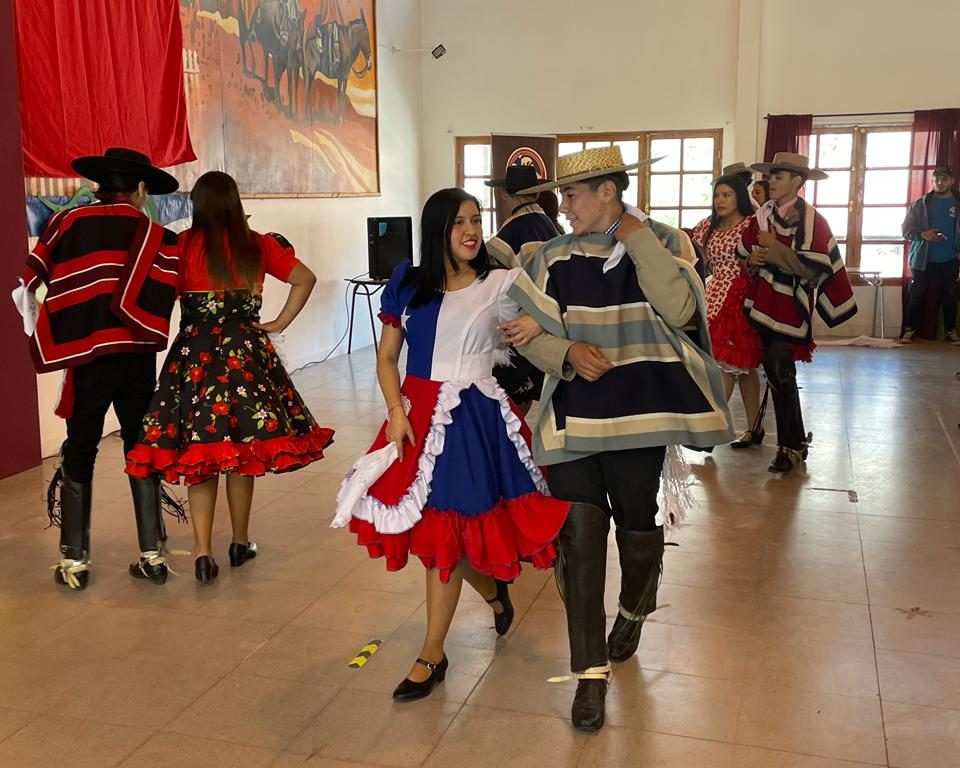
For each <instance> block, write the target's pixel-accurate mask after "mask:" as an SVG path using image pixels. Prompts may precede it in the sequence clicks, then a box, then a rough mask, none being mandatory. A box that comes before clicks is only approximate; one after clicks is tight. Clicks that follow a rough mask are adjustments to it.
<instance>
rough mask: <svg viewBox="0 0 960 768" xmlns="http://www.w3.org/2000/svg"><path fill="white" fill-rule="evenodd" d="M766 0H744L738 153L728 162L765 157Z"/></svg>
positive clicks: (736, 125)
mask: <svg viewBox="0 0 960 768" xmlns="http://www.w3.org/2000/svg"><path fill="white" fill-rule="evenodd" d="M763 4H764V0H740V19H739V33H738V35H737V104H736V112H735V119H734V146H733V152H734V155H733V157H729V158H727V159H725V161H724V162H725V163H730V162H735V161H742V162H744V163H747V164H750V163H754V162H759V161H760V160H761V159H762V158H761V157H760V152H761V150H762V147H761V146H760V144H761V142H762V137H761V136H760V135H759V126H760V121H761V115H760V66H761V55H760V54H761V48H762V43H763V34H762V27H763Z"/></svg>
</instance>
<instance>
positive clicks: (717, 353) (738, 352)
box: [709, 275, 763, 371]
mask: <svg viewBox="0 0 960 768" xmlns="http://www.w3.org/2000/svg"><path fill="white" fill-rule="evenodd" d="M746 290H747V280H746V278H744V277H743V276H742V275H741V276H740V277H738V278H737V279H736V280H734V282H733V284H732V285H731V286H730V289H729V290H728V291H727V297H726V299H724V302H723V306H721V307H720V309H719V311H718V312H717V314H716V316H715V317H714V318H713V319H712V320H710V323H709V331H710V346H711V347H712V348H713V356H714V358H715V359H716V360H717V362H718V363H721V364H722V365H721V367H724V364H725V366H727V367H734V368H738V369H740V370H744V371H749V370H752V369H754V368H759V367H760V364H761V363H762V362H763V343H762V342H761V340H760V333H759V332H758V331H757V329H756V328H754V327H753V326H752V325H750V323H749V322H748V321H747V317H746V315H745V314H744V312H743V297H744V294H745V292H746Z"/></svg>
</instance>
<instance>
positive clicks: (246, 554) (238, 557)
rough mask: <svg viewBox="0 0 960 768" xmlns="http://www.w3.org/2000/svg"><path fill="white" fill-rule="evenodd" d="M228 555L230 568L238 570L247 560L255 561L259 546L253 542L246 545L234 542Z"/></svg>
mask: <svg viewBox="0 0 960 768" xmlns="http://www.w3.org/2000/svg"><path fill="white" fill-rule="evenodd" d="M227 555H228V556H229V557H230V567H231V568H238V567H240V566H241V565H243V564H244V563H245V562H247V560H253V558H255V557H256V556H257V545H256V544H255V543H254V542H252V541H248V542H247V543H246V544H237V543H236V542H234V543H232V544H231V545H230V549H228V550H227Z"/></svg>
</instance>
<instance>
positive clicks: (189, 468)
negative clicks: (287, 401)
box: [126, 427, 333, 485]
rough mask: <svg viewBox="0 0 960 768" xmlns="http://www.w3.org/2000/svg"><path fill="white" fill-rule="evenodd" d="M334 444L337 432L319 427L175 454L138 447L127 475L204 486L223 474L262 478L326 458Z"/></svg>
mask: <svg viewBox="0 0 960 768" xmlns="http://www.w3.org/2000/svg"><path fill="white" fill-rule="evenodd" d="M332 442H333V430H332V429H326V428H324V427H315V428H314V429H313V430H311V431H310V432H307V433H306V434H305V435H299V436H294V437H275V438H271V439H269V440H251V441H250V442H247V443H234V442H231V441H229V440H224V441H222V442H219V443H191V444H189V445H187V446H185V447H184V448H181V449H178V450H171V449H168V448H158V447H155V446H151V445H147V444H145V443H138V444H137V445H135V446H134V447H133V448H132V449H131V450H130V452H129V453H128V454H127V470H126V471H127V474H128V475H132V476H133V477H146V476H147V475H149V474H155V473H157V474H160V475H161V476H162V477H163V479H164V480H166V481H167V482H168V483H178V482H180V480H181V478H182V479H183V481H184V483H186V484H187V485H193V484H195V483H202V482H204V481H205V480H209V479H210V478H211V477H214V476H215V475H217V474H219V473H221V472H233V473H236V474H238V475H249V476H253V477H256V476H259V475H263V474H266V473H267V472H274V473H280V472H290V471H292V470H295V469H299V468H301V467H305V466H306V465H307V464H310V463H311V462H314V461H317V460H319V459H322V458H323V449H324V448H326V447H328V446H329V445H330V444H331V443H332Z"/></svg>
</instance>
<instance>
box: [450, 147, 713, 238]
mask: <svg viewBox="0 0 960 768" xmlns="http://www.w3.org/2000/svg"><path fill="white" fill-rule="evenodd" d="M722 136H723V134H722V131H720V130H715V131H672V132H639V133H638V132H628V133H596V134H593V133H587V134H559V135H558V136H557V155H558V156H559V155H568V154H570V153H571V152H579V151H581V150H583V149H592V148H594V147H609V146H612V145H616V146H617V147H619V148H620V153H621V154H622V155H623V162H624V163H625V164H627V165H630V164H631V163H636V162H638V161H639V160H641V159H642V158H647V157H657V156H660V155H663V156H664V157H663V159H662V160H660V161H659V162H658V163H656V164H655V165H653V166H651V168H649V169H646V168H645V169H642V170H641V172H640V173H638V172H637V171H636V170H632V171H628V172H627V173H628V175H629V177H630V186H629V187H627V189H626V191H625V192H624V196H623V198H624V201H625V202H627V203H629V204H630V205H635V206H637V207H638V208H640V209H642V210H645V211H647V212H648V213H649V214H650V215H651V216H653V217H654V218H656V219H658V220H660V221H663V222H664V223H666V224H670V225H672V226H683V227H693V226H694V225H695V224H696V223H697V222H698V221H699V220H700V219H702V218H704V217H705V216H709V215H710V205H711V196H712V185H711V182H712V180H713V179H714V178H715V177H716V176H719V175H720V146H721V143H722ZM490 155H491V153H490V137H489V136H473V137H460V138H458V139H457V184H459V185H461V186H462V187H463V188H464V189H466V190H467V191H468V192H470V193H471V194H473V195H476V197H477V198H478V199H479V200H480V201H481V202H482V203H483V205H484V209H485V211H488V210H489V209H490V205H491V196H490V194H489V192H490V191H489V188H487V187H485V186H483V182H484V181H485V180H486V179H489V178H490ZM495 216H496V214H495V212H494V211H492V210H490V211H489V216H484V228H485V229H486V230H487V231H488V232H495V231H496V229H495V228H494V227H495V224H496V218H495ZM560 223H561V224H562V225H564V226H566V223H565V221H564V218H563V216H561V217H560ZM488 226H489V229H487V227H488Z"/></svg>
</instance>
